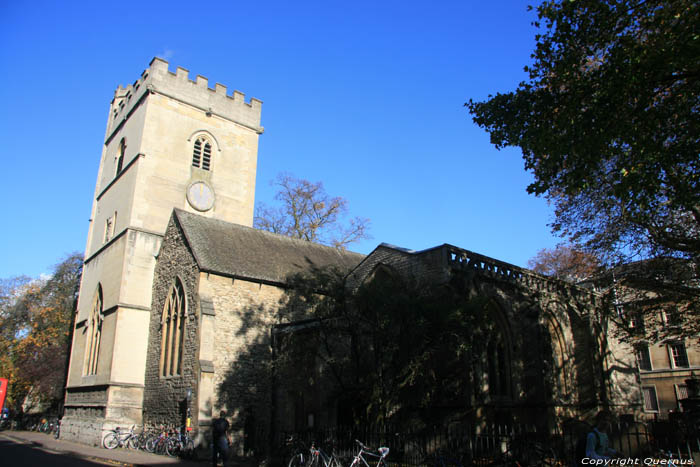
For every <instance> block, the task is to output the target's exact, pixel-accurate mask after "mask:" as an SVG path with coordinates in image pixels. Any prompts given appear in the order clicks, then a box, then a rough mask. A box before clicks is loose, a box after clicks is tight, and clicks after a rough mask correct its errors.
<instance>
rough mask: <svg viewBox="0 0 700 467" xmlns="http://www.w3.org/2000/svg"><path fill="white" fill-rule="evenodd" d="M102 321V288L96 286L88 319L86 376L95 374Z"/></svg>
mask: <svg viewBox="0 0 700 467" xmlns="http://www.w3.org/2000/svg"><path fill="white" fill-rule="evenodd" d="M102 321H104V314H103V312H102V286H101V285H98V286H97V292H96V293H95V298H94V300H93V302H92V311H91V312H90V318H89V319H88V340H87V346H86V355H85V371H84V373H85V374H86V375H94V374H97V361H98V357H99V354H100V338H101V337H102Z"/></svg>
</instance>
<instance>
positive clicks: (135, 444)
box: [125, 435, 139, 449]
mask: <svg viewBox="0 0 700 467" xmlns="http://www.w3.org/2000/svg"><path fill="white" fill-rule="evenodd" d="M125 444H126V447H127V448H129V449H138V448H139V436H138V435H131V436H129V438H127V440H126V443H125Z"/></svg>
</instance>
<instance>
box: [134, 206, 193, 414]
mask: <svg viewBox="0 0 700 467" xmlns="http://www.w3.org/2000/svg"><path fill="white" fill-rule="evenodd" d="M176 279H179V280H180V281H181V282H182V285H183V288H184V292H185V296H186V303H187V312H186V316H187V319H186V322H185V330H184V333H185V334H184V351H183V355H182V374H181V375H179V376H171V377H162V376H160V374H159V373H160V354H161V337H162V329H161V327H162V325H161V319H162V313H163V308H164V306H165V301H166V299H167V297H168V293H169V292H170V290H171V287H172V286H173V284H174V282H175V280H176ZM198 280H199V269H198V266H197V263H196V261H195V259H194V257H193V256H192V253H191V252H190V250H189V249H188V248H187V246H186V242H185V239H184V235H183V233H182V230H181V229H180V227H179V226H178V224H177V221H176V220H175V217H172V218H171V221H170V224H169V225H168V229H167V231H166V233H165V237H164V239H163V245H162V247H161V250H160V253H159V255H158V263H157V266H156V270H155V274H154V278H153V305H152V308H151V309H152V312H151V319H150V327H149V336H150V337H149V340H148V342H149V343H148V354H147V358H146V384H145V391H144V403H143V407H144V417H143V418H144V421H145V423H148V424H167V425H179V424H180V423H182V421H183V414H184V411H185V409H186V407H185V405H184V402H185V399H186V395H187V390H188V389H192V394H193V398H194V399H193V400H192V401H191V407H195V406H196V394H197V377H198V371H199V365H198V346H199V338H198V332H199V331H198V329H199V325H198V323H199V320H200V317H199V312H198V308H199V306H198V301H199V297H198V294H197V288H198ZM192 412H193V416H194V417H195V420H194V421H193V422H194V423H195V425H196V411H194V410H193V411H192Z"/></svg>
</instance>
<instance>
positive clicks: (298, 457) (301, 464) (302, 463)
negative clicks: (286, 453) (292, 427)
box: [287, 453, 307, 467]
mask: <svg viewBox="0 0 700 467" xmlns="http://www.w3.org/2000/svg"><path fill="white" fill-rule="evenodd" d="M287 467H307V466H306V456H304V454H302V453H299V454H294V456H292V458H291V459H289V464H287Z"/></svg>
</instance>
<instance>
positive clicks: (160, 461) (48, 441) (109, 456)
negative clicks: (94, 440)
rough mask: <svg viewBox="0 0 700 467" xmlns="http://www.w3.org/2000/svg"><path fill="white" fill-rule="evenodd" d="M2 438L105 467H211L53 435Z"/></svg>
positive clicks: (6, 434)
mask: <svg viewBox="0 0 700 467" xmlns="http://www.w3.org/2000/svg"><path fill="white" fill-rule="evenodd" d="M0 438H5V439H8V440H11V441H15V442H17V443H22V444H29V445H32V446H34V447H36V448H39V449H43V450H46V451H49V452H52V453H55V454H61V455H66V456H72V457H77V458H80V459H85V460H90V461H93V462H98V463H101V464H106V465H116V466H130V467H131V466H133V467H136V466H147V465H148V466H167V465H178V466H182V467H195V466H196V467H203V466H205V465H210V463H211V459H209V460H204V461H186V460H182V459H177V458H173V457H168V456H161V455H158V454H151V453H148V452H144V451H139V450H131V449H124V448H117V449H111V450H110V449H105V448H101V447H96V446H88V445H85V444H80V443H74V442H72V441H64V440H61V439H54V437H53V435H49V434H46V433H39V432H36V431H14V430H13V431H2V432H0Z"/></svg>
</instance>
